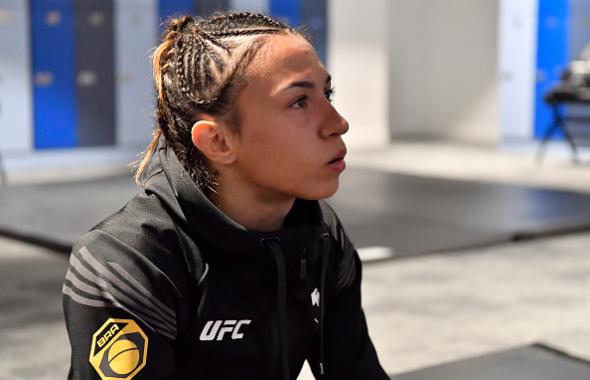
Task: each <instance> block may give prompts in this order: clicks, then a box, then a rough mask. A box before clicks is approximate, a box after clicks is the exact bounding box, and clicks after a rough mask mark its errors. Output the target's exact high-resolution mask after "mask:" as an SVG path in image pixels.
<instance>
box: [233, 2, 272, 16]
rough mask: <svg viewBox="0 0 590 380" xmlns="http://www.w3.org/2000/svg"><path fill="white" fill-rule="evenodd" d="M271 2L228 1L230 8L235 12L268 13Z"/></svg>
mask: <svg viewBox="0 0 590 380" xmlns="http://www.w3.org/2000/svg"><path fill="white" fill-rule="evenodd" d="M270 1H271V0H230V2H229V4H230V8H231V9H232V10H235V11H249V12H262V13H269V12H270Z"/></svg>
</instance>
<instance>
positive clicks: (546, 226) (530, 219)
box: [331, 170, 590, 256]
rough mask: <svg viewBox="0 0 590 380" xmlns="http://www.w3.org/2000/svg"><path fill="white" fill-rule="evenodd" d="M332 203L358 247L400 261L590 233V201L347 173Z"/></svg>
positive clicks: (457, 183) (499, 187) (470, 184)
mask: <svg viewBox="0 0 590 380" xmlns="http://www.w3.org/2000/svg"><path fill="white" fill-rule="evenodd" d="M346 174H347V175H346V176H345V177H343V179H342V183H341V187H340V190H339V191H338V193H337V194H336V196H334V197H333V198H332V200H331V203H332V205H333V206H334V208H335V209H336V210H337V211H338V214H339V215H340V218H341V219H342V221H343V223H344V224H345V226H346V228H347V231H348V232H349V235H350V236H351V239H352V240H353V242H354V243H355V244H356V245H357V246H358V247H364V246H386V247H392V248H394V250H395V253H396V255H398V256H407V255H412V254H419V253H428V252H434V251H441V250H455V249H461V248H468V247H473V246H479V245H486V244H491V243H499V242H505V241H510V240H519V239H525V238H530V237H535V236H542V235H546V234H559V233H565V232H574V231H579V230H590V195H589V194H581V193H574V192H568V191H556V190H548V189H539V188H533V187H525V186H514V185H504V184H494V183H478V182H469V181H456V180H444V179H437V178H426V177H416V176H409V175H399V174H389V173H383V172H379V171H369V170H349V171H347V173H346Z"/></svg>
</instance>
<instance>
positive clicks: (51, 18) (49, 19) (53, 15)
mask: <svg viewBox="0 0 590 380" xmlns="http://www.w3.org/2000/svg"><path fill="white" fill-rule="evenodd" d="M60 22H61V12H60V11H55V10H54V11H49V12H47V13H46V14H45V23H46V24H47V25H49V26H57V25H59V23H60Z"/></svg>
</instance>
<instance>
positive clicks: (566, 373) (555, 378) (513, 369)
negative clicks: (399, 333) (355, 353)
mask: <svg viewBox="0 0 590 380" xmlns="http://www.w3.org/2000/svg"><path fill="white" fill-rule="evenodd" d="M588 379H590V364H589V363H587V362H585V361H582V360H579V359H575V358H572V357H570V356H567V355H565V354H563V353H560V352H558V351H556V350H553V349H551V348H550V347H546V346H542V345H531V346H526V347H520V348H515V349H511V350H508V351H503V352H499V353H494V354H489V355H484V356H480V357H476V358H471V359H466V360H461V361H457V362H453V363H448V364H442V365H438V366H434V367H430V368H425V369H421V370H417V371H412V372H407V373H404V374H401V375H396V376H393V377H392V380H588Z"/></svg>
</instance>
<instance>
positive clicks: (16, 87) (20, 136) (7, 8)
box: [0, 0, 33, 151]
mask: <svg viewBox="0 0 590 380" xmlns="http://www.w3.org/2000/svg"><path fill="white" fill-rule="evenodd" d="M0 36H10V37H9V38H0V52H2V53H1V54H0V136H1V137H0V150H1V151H5V150H15V151H26V150H30V149H31V147H32V135H33V130H32V128H33V122H32V112H33V110H32V102H31V96H32V94H31V75H30V70H31V68H30V63H29V62H30V54H29V51H30V50H29V38H30V36H29V20H28V4H27V3H26V2H23V1H14V0H0Z"/></svg>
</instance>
